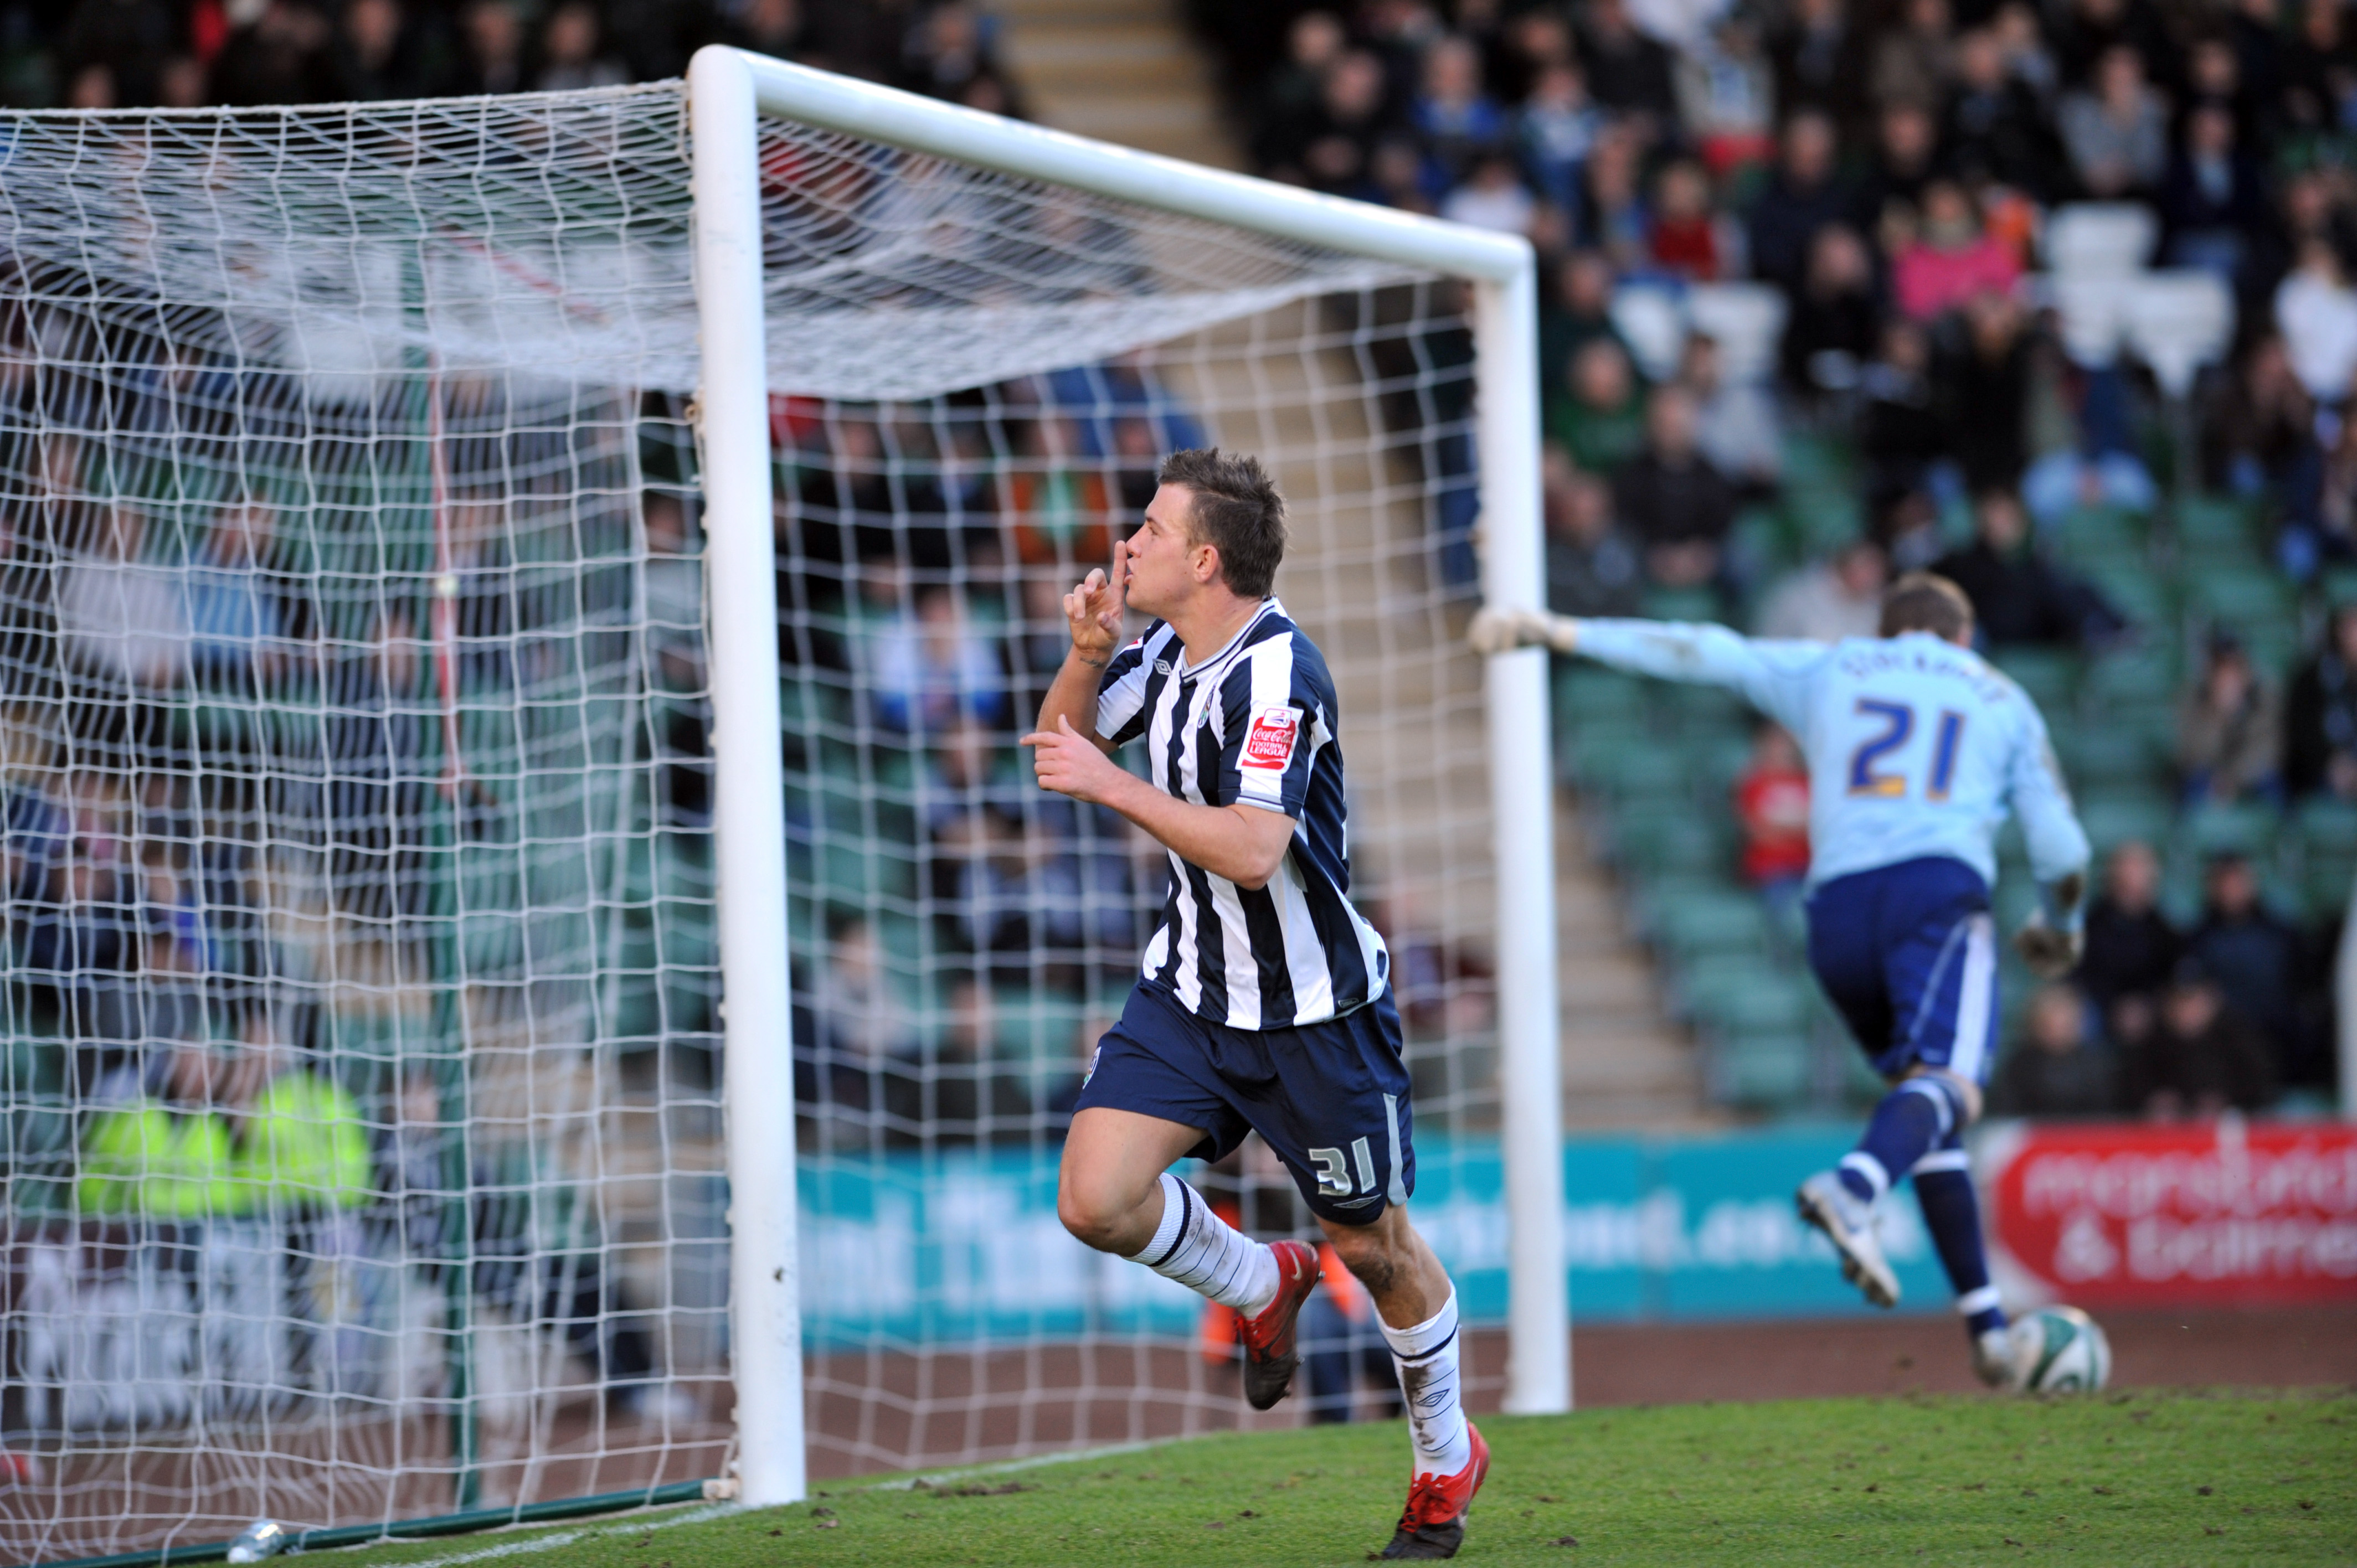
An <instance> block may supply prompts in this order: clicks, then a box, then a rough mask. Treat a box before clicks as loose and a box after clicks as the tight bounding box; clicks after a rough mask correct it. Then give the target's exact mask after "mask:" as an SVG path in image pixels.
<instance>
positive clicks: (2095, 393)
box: [2021, 370, 2160, 524]
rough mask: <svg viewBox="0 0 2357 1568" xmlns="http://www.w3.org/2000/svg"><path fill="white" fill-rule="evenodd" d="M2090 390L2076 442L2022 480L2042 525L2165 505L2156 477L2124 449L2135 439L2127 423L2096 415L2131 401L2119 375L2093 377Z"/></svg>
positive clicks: (2043, 460) (2088, 381) (2044, 458)
mask: <svg viewBox="0 0 2357 1568" xmlns="http://www.w3.org/2000/svg"><path fill="white" fill-rule="evenodd" d="M2085 387H2086V392H2085V396H2084V397H2083V400H2082V403H2081V410H2080V412H2081V418H2080V419H2079V421H2078V422H2077V426H2076V428H2075V429H2074V431H2073V432H2072V434H2073V435H2075V436H2076V437H2077V439H2075V440H2074V441H2072V443H2071V444H2069V445H2068V446H2057V447H2055V448H2054V449H2053V450H2051V451H2050V452H2047V453H2046V454H2045V455H2044V456H2040V458H2039V459H2038V460H2037V461H2036V462H2034V463H2032V464H2030V465H2029V468H2028V469H2027V470H2026V471H2025V472H2024V473H2023V474H2022V476H2021V499H2022V502H2023V504H2024V505H2025V506H2027V507H2028V508H2029V515H2030V516H2032V517H2034V518H2036V519H2037V520H2038V521H2039V522H2040V523H2041V524H2050V523H2054V522H2057V521H2061V519H2062V518H2063V517H2064V516H2066V515H2068V514H2069V513H2070V512H2072V511H2074V510H2079V509H2081V508H2099V507H2112V508H2116V509H2118V510H2124V511H2132V512H2136V513H2138V514H2146V513H2149V512H2150V511H2151V510H2153V509H2154V508H2155V507H2156V506H2158V505H2159V504H2160V487H2159V486H2158V485H2157V484H2155V483H2154V482H2153V478H2152V474H2151V471H2150V470H2148V469H2147V468H2146V467H2145V466H2144V460H2143V459H2142V458H2140V457H2138V456H2136V454H2135V453H2134V452H2132V451H2129V450H2127V448H2126V445H2125V443H2126V440H2127V439H2128V438H2129V437H2130V435H2132V432H2131V431H2129V430H2128V429H2127V428H2126V424H2127V422H2126V420H2125V419H2121V420H2105V419H2102V418H2099V417H2096V415H2095V409H2096V405H2097V404H2098V403H2101V402H2102V401H2103V399H2104V397H2105V396H2107V395H2108V396H2113V397H2116V398H2122V399H2124V398H2125V397H2126V392H2125V390H2124V388H2123V383H2122V379H2121V377H2120V376H2119V374H2118V372H2117V371H2113V370H2104V371H2094V372H2092V373H2091V374H2089V375H2088V376H2087V378H2086V382H2085Z"/></svg>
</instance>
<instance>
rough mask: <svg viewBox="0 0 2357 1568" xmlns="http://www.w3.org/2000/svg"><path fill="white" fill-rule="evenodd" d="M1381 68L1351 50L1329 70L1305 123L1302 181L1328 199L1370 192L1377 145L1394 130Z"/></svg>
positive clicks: (1370, 57) (1375, 61) (1300, 158)
mask: <svg viewBox="0 0 2357 1568" xmlns="http://www.w3.org/2000/svg"><path fill="white" fill-rule="evenodd" d="M1386 96H1387V94H1386V91H1385V86H1384V81H1383V62H1382V61H1381V60H1379V59H1376V58H1375V57H1374V56H1373V55H1372V54H1369V53H1367V52H1366V51H1365V50H1363V49H1352V50H1351V51H1350V52H1349V53H1347V54H1345V55H1343V56H1342V57H1341V58H1340V59H1337V60H1336V61H1335V62H1334V63H1333V64H1332V65H1331V66H1329V67H1328V68H1327V71H1326V82H1325V92H1324V94H1323V95H1322V97H1321V99H1320V101H1319V104H1318V113H1316V114H1314V115H1311V116H1308V117H1306V118H1305V120H1304V122H1303V126H1302V135H1301V147H1300V151H1299V153H1298V155H1297V159H1296V160H1295V161H1297V162H1298V163H1299V165H1300V167H1301V172H1302V177H1304V178H1305V179H1306V180H1308V183H1309V184H1310V185H1312V186H1314V187H1316V188H1318V189H1319V190H1322V191H1325V192H1327V193H1328V194H1329V195H1337V196H1349V195H1356V194H1359V193H1361V192H1362V191H1364V190H1366V189H1367V188H1369V177H1370V170H1369V163H1370V160H1371V159H1372V156H1373V154H1374V150H1375V144H1376V142H1377V141H1378V140H1380V139H1381V138H1382V137H1383V134H1384V133H1385V132H1386V131H1388V130H1390V129H1391V128H1392V126H1391V116H1390V114H1389V113H1388V109H1387V105H1386V102H1385V99H1386Z"/></svg>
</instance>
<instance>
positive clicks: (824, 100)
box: [687, 45, 1571, 1506]
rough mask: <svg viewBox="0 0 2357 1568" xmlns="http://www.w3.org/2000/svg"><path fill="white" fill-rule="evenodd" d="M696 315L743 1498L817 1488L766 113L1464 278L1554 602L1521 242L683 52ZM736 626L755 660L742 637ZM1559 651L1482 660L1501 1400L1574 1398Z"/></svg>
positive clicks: (1487, 447)
mask: <svg viewBox="0 0 2357 1568" xmlns="http://www.w3.org/2000/svg"><path fill="white" fill-rule="evenodd" d="M687 81H688V113H689V127H690V131H691V134H692V137H693V150H692V158H693V163H692V175H691V182H692V192H691V194H692V198H693V208H694V220H693V221H694V240H693V245H694V268H695V295H696V310H697V320H698V331H699V335H700V338H701V345H700V346H701V359H700V371H699V384H698V389H697V395H696V403H695V410H694V416H695V417H694V424H695V428H696V432H697V437H698V443H699V446H700V447H701V467H702V474H703V483H704V496H705V552H706V553H705V575H706V578H707V582H708V597H707V603H708V605H709V607H710V609H709V613H710V617H711V625H710V637H711V639H712V652H713V657H712V659H711V660H710V670H711V676H710V679H711V689H712V710H713V724H712V749H713V757H714V780H713V782H714V807H715V810H714V816H713V831H714V835H715V838H716V844H715V854H714V862H715V865H716V868H717V872H718V887H717V896H718V917H719V918H718V936H719V956H720V970H721V992H722V998H723V1000H722V1002H721V1031H722V1043H723V1048H724V1050H725V1052H726V1055H725V1058H724V1060H725V1062H726V1067H725V1069H724V1074H723V1090H722V1096H723V1098H722V1105H723V1115H724V1118H725V1122H726V1166H727V1177H728V1191H729V1198H728V1204H729V1209H728V1226H729V1234H730V1256H729V1347H730V1373H731V1377H732V1379H733V1381H734V1383H735V1388H736V1400H737V1403H736V1423H737V1460H736V1468H737V1473H736V1476H735V1477H734V1479H735V1482H736V1486H735V1491H736V1495H737V1499H738V1500H739V1501H740V1502H743V1503H745V1504H748V1505H751V1506H762V1505H768V1504H776V1503H787V1502H794V1501H799V1500H800V1499H801V1498H802V1497H803V1496H804V1495H805V1492H806V1489H807V1471H806V1466H805V1440H804V1432H803V1405H802V1312H801V1301H800V1294H801V1293H800V1284H801V1282H800V1277H799V1275H800V1265H799V1258H798V1255H797V1242H796V1222H797V1216H796V1209H795V1204H796V1197H795V1169H794V1140H793V1125H794V1122H793V1115H792V1110H791V1107H792V1102H793V1065H792V1048H791V1029H792V1025H791V988H790V979H789V972H788V956H787V952H788V950H787V902H786V898H787V878H786V842H785V774H784V767H783V762H782V758H781V756H780V749H779V746H778V739H777V737H778V734H779V727H780V703H779V697H778V683H777V674H776V666H775V659H774V655H773V653H771V651H770V650H773V649H774V648H775V646H776V637H777V590H776V578H775V566H776V546H775V541H774V536H773V532H772V528H771V521H770V520H771V504H772V503H771V458H770V427H769V397H770V387H769V384H768V374H767V365H768V360H767V339H766V333H765V331H764V322H763V295H762V286H761V285H762V279H761V268H762V252H761V211H760V189H759V161H758V154H757V138H758V134H759V122H760V118H761V117H762V116H764V115H767V116H770V117H774V118H779V119H788V120H792V121H794V122H796V123H798V124H805V125H812V126H815V127H817V128H819V129H822V130H828V131H834V132H839V133H842V134H849V135H856V136H863V137H866V138H868V139H870V140H873V141H877V142H881V143H884V144H886V145H892V146H897V147H900V148H902V149H904V150H907V151H909V152H915V153H920V154H926V155H930V156H936V157H941V158H944V159H948V160H950V161H952V162H955V163H960V164H964V165H968V166H974V167H977V168H982V169H986V170H990V171H993V172H996V173H999V174H1004V175H1008V176H1013V177H1019V178H1025V179H1034V180H1039V181H1044V182H1049V183H1053V184H1058V185H1065V186H1070V187H1072V188H1077V189H1081V190H1084V191H1088V192H1090V193H1092V194H1094V195H1097V196H1102V197H1106V198H1110V199H1117V200H1122V201H1127V202H1133V203H1135V204H1136V205H1138V206H1141V207H1147V208H1152V209H1157V210H1160V211H1164V212H1169V213H1174V214H1178V215H1180V216H1184V217H1189V218H1196V219H1202V220H1211V221H1215V222H1222V223H1227V224H1232V225H1234V226H1236V227H1239V228H1244V229H1253V230H1258V231H1263V232H1265V233H1269V234H1273V235H1277V236H1281V237H1283V238H1286V239H1290V240H1294V241H1297V242H1304V243H1308V244H1314V245H1320V246H1324V247H1327V248H1329V249H1332V250H1336V251H1340V252H1346V253H1349V254H1352V255H1358V256H1363V257H1368V258H1371V259H1375V260H1381V261H1387V262H1392V263H1399V264H1402V265H1406V266H1413V267H1417V268H1421V269H1425V270H1427V271H1431V272H1435V273H1439V274H1447V275H1449V276H1453V277H1457V278H1459V279H1462V280H1464V281H1465V282H1467V283H1468V284H1469V285H1471V288H1472V295H1473V310H1472V323H1471V325H1472V330H1473V340H1474V375H1475V397H1476V414H1477V425H1476V435H1475V440H1476V444H1477V450H1478V452H1479V456H1480V462H1479V470H1480V489H1479V499H1480V520H1481V521H1480V534H1479V538H1480V553H1481V578H1480V582H1481V593H1482V597H1483V599H1484V600H1485V601H1486V602H1487V603H1488V605H1489V606H1490V607H1491V608H1493V609H1501V610H1513V609H1536V608H1541V607H1543V599H1544V583H1545V581H1546V572H1545V562H1544V542H1543V535H1542V528H1541V519H1540V505H1539V416H1538V370H1537V338H1538V270H1537V258H1536V255H1535V252H1534V251H1533V249H1532V247H1531V245H1530V243H1529V242H1528V241H1526V240H1524V239H1522V238H1521V237H1519V236H1514V235H1505V234H1499V233H1495V232H1491V231H1486V230H1480V229H1476V228H1472V227H1470V226H1468V225H1465V224H1458V223H1448V222H1444V221H1441V220H1437V219H1432V218H1424V217H1419V216H1416V215H1414V214H1410V213H1405V212H1400V211H1396V210H1394V209H1388V208H1382V207H1375V206H1372V205H1369V204H1366V203H1363V202H1356V201H1347V200H1343V199H1338V198H1334V197H1328V196H1320V195H1318V194H1315V193H1313V192H1310V191H1307V190H1302V189H1299V188H1295V187H1291V186H1286V185H1279V184H1276V183H1275V182H1274V181H1269V180H1263V179H1255V178H1253V177H1248V176H1244V175H1240V174H1232V173H1229V172H1227V171H1224V170H1220V169H1213V168H1210V167H1206V166H1200V165H1196V164H1189V163H1186V162H1183V161H1180V160H1179V159H1175V158H1167V157H1161V156H1156V155H1153V154H1149V153H1142V152H1137V151H1135V150H1133V149H1130V148H1126V147H1120V146H1114V145H1110V144H1108V143H1103V142H1097V141H1092V140H1090V139H1088V138H1086V137H1082V136H1075V135H1071V134H1066V133H1063V132H1060V131H1054V130H1050V129H1048V128H1046V127H1044V126H1039V125H1033V124H1025V123H1022V122H1018V121H1013V120H1006V119H1001V118H999V117H997V116H996V115H992V114H985V113H980V112H978V111H975V110H971V109H966V108H963V107H960V106H958V105H954V104H951V103H945V102H940V101H938V100H935V99H931V98H924V97H920V96H918V95H916V94H914V93H909V92H903V91H898V90H896V89H892V88H886V87H878V86H876V85H874V84H873V83H869V82H865V81H856V80H854V79H851V78H848V77H842V76H836V75H833V74H830V73H828V72H825V71H820V70H812V69H810V68H808V67H804V66H797V65H791V64H788V63H786V62H785V61H782V60H777V59H770V58H768V57H766V56H762V55H756V54H751V53H748V52H747V51H744V50H741V49H735V48H726V47H725V46H720V45H713V46H709V47H706V48H702V49H699V50H698V51H696V54H695V57H694V60H693V61H692V62H691V63H690V65H689V67H688V75H687ZM730 650H743V651H744V655H745V656H744V657H730ZM1546 670H1547V665H1546V654H1545V653H1544V650H1537V649H1523V650H1516V651H1512V652H1508V653H1501V654H1496V655H1492V656H1491V657H1490V658H1489V660H1488V661H1487V669H1486V671H1485V676H1484V693H1483V695H1484V708H1485V712H1486V718H1487V724H1488V730H1489V745H1488V762H1489V769H1490V782H1491V809H1492V817H1493V824H1492V834H1493V853H1494V855H1495V860H1496V883H1497V955H1496V956H1497V988H1498V1029H1499V1057H1498V1075H1499V1084H1500V1090H1501V1093H1500V1096H1499V1099H1500V1103H1501V1142H1502V1144H1503V1148H1502V1154H1503V1161H1504V1185H1505V1200H1506V1212H1507V1225H1508V1232H1509V1240H1508V1248H1507V1269H1508V1283H1507V1345H1508V1362H1507V1377H1506V1393H1505V1407H1506V1409H1508V1410H1509V1411H1512V1412H1518V1413H1544V1412H1557V1411H1564V1410H1568V1409H1569V1408H1570V1406H1571V1338H1570V1332H1571V1318H1570V1300H1569V1285H1568V1282H1567V1281H1566V1276H1565V1253H1564V1242H1563V1199H1564V1188H1563V1159H1562V1069H1561V1063H1560V1058H1559V1057H1558V1054H1557V1022H1558V1020H1557V1005H1558V1002H1557V993H1556V984H1555V979H1556V977H1555V847H1554V814H1553V813H1554V803H1553V788H1552V769H1551V767H1550V763H1549V757H1550V755H1551V747H1550V745H1549V739H1548V726H1549V718H1550V714H1549V710H1548V702H1547V682H1546Z"/></svg>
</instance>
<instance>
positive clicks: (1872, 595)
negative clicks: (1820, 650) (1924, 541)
mask: <svg viewBox="0 0 2357 1568" xmlns="http://www.w3.org/2000/svg"><path fill="white" fill-rule="evenodd" d="M1889 576H1890V564H1889V558H1888V557H1887V556H1885V555H1884V554H1883V553H1882V546H1881V545H1879V544H1877V543H1876V542H1874V541H1873V540H1871V539H1857V540H1853V541H1851V542H1849V543H1847V544H1845V545H1843V546H1842V547H1841V548H1840V549H1839V550H1836V551H1835V552H1834V553H1832V554H1831V555H1829V556H1827V557H1826V558H1825V559H1824V560H1822V561H1819V562H1816V563H1814V564H1812V565H1807V566H1803V567H1802V568H1801V569H1800V570H1799V571H1797V572H1794V573H1793V574H1792V575H1790V576H1788V577H1786V578H1784V579H1783V580H1782V581H1781V582H1779V583H1777V584H1775V585H1773V586H1772V587H1770V589H1769V590H1768V596H1767V598H1766V599H1765V600H1763V601H1762V602H1761V604H1760V636H1762V637H1785V638H1798V639H1803V640H1804V641H1810V642H1839V641H1840V640H1841V639H1843V638H1846V637H1873V636H1876V635H1877V634H1878V632H1879V630H1880V628H1881V622H1882V588H1883V585H1884V584H1885V583H1886V582H1888V581H1889Z"/></svg>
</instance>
